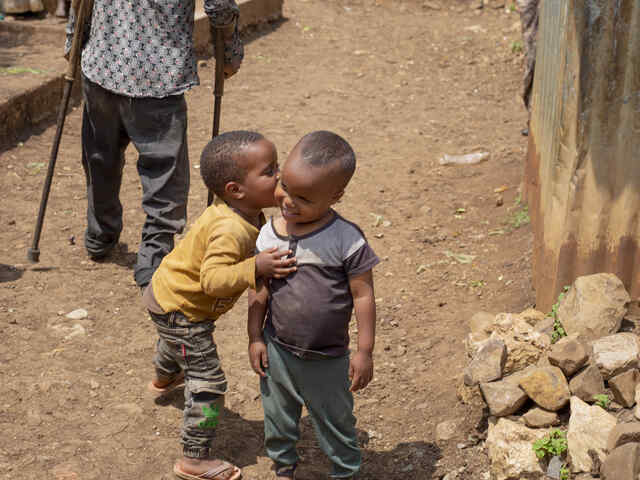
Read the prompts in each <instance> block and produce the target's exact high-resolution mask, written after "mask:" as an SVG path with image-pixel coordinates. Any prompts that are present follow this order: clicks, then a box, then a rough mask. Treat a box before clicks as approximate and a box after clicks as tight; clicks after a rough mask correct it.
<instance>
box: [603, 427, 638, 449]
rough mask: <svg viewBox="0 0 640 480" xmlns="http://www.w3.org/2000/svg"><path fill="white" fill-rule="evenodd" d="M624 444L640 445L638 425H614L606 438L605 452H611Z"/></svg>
mask: <svg viewBox="0 0 640 480" xmlns="http://www.w3.org/2000/svg"><path fill="white" fill-rule="evenodd" d="M625 443H640V423H639V422H629V423H619V424H618V425H616V426H615V427H614V428H613V429H612V430H611V432H610V433H609V437H608V438H607V450H608V451H609V452H612V451H613V449H614V448H617V447H619V446H620V445H624V444H625Z"/></svg>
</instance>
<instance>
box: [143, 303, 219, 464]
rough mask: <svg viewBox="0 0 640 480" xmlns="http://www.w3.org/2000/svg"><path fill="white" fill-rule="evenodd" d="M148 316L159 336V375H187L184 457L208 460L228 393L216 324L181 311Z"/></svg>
mask: <svg viewBox="0 0 640 480" xmlns="http://www.w3.org/2000/svg"><path fill="white" fill-rule="evenodd" d="M149 314H150V315H151V319H152V320H153V323H154V324H155V326H156V328H157V330H158V336H159V338H158V344H157V349H156V355H155V358H154V364H155V367H156V371H157V373H158V374H159V375H161V376H163V377H169V378H171V377H174V376H175V375H177V374H179V373H180V372H181V371H184V374H185V386H184V418H183V425H182V446H183V452H184V455H185V456H187V457H192V458H207V457H209V456H210V448H211V442H212V440H213V438H214V434H215V430H216V426H217V425H218V419H219V415H220V414H221V409H222V406H223V404H224V394H225V393H226V391H227V379H226V378H225V376H224V372H223V371H222V368H221V367H220V360H219V358H218V351H217V347H216V344H215V343H214V341H213V331H214V328H215V327H214V324H213V322H210V321H205V322H199V323H194V322H191V321H189V319H188V318H186V317H185V316H184V315H183V314H182V313H180V312H171V313H167V314H164V315H158V314H156V313H152V312H149Z"/></svg>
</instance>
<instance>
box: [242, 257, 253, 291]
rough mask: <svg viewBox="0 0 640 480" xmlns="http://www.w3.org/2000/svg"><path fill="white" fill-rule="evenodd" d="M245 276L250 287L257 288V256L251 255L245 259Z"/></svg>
mask: <svg viewBox="0 0 640 480" xmlns="http://www.w3.org/2000/svg"><path fill="white" fill-rule="evenodd" d="M244 276H245V278H246V279H247V283H248V284H249V288H251V289H253V290H255V289H256V257H255V255H254V256H253V257H249V258H247V259H246V260H245V261H244Z"/></svg>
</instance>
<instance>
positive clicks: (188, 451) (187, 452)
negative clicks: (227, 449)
mask: <svg viewBox="0 0 640 480" xmlns="http://www.w3.org/2000/svg"><path fill="white" fill-rule="evenodd" d="M210 453H211V449H210V448H209V447H186V446H185V447H183V448H182V454H183V455H184V456H185V457H189V458H208V457H209V455H210Z"/></svg>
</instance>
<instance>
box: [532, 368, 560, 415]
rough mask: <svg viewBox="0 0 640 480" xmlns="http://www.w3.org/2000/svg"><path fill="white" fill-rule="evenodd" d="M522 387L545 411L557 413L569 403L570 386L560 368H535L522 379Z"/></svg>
mask: <svg viewBox="0 0 640 480" xmlns="http://www.w3.org/2000/svg"><path fill="white" fill-rule="evenodd" d="M520 387H522V389H523V390H524V391H525V393H526V394H527V395H528V396H529V398H530V399H531V400H533V401H534V402H535V403H536V404H537V405H539V406H541V407H542V408H544V409H545V410H551V411H554V412H555V411H557V410H560V409H561V408H562V407H564V406H565V405H566V404H567V402H568V401H569V397H570V396H571V393H570V392H569V384H568V383H567V379H566V378H565V377H564V374H563V373H562V370H560V369H559V368H558V367H542V368H534V369H532V370H531V372H530V373H529V374H528V375H525V376H524V377H523V378H522V379H520Z"/></svg>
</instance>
